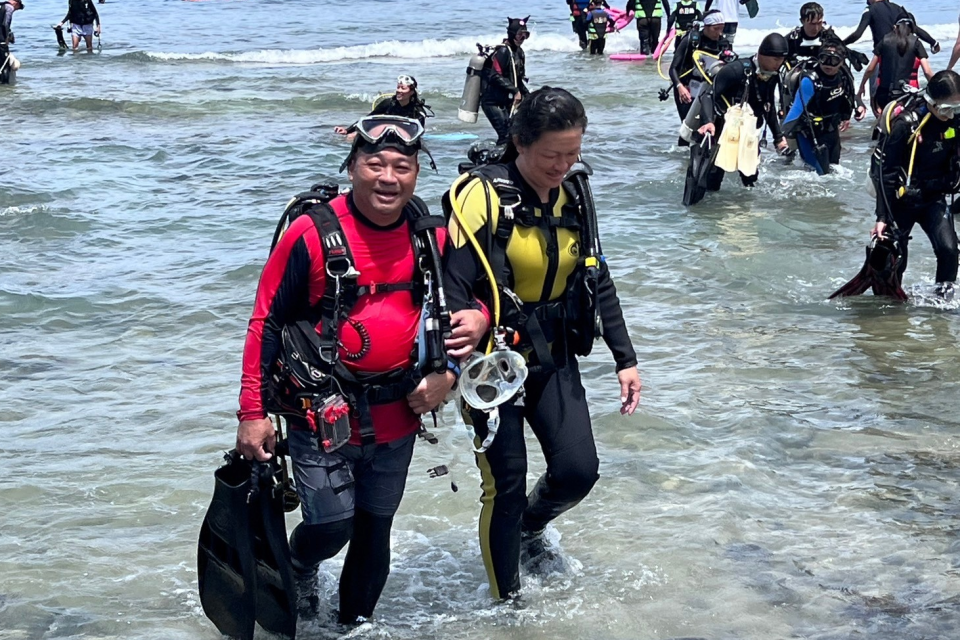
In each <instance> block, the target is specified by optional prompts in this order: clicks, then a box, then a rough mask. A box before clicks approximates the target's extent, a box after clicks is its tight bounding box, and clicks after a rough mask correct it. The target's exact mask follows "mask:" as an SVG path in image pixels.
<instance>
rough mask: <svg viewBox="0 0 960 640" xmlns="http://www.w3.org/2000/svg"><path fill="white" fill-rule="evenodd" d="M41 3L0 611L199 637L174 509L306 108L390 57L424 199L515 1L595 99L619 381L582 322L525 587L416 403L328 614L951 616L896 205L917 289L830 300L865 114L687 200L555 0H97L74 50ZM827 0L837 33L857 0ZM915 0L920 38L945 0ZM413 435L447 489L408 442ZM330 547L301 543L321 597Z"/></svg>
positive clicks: (199, 475)
mask: <svg viewBox="0 0 960 640" xmlns="http://www.w3.org/2000/svg"><path fill="white" fill-rule="evenodd" d="M65 4H66V3H64V2H62V1H58V2H53V1H52V0H31V2H29V3H28V7H27V9H26V10H25V11H22V12H18V13H17V14H16V17H15V20H14V29H15V31H16V33H17V36H18V43H17V45H16V47H15V52H16V54H17V56H18V57H19V58H20V59H21V61H22V62H23V68H22V69H21V72H20V75H19V84H18V85H17V86H15V87H0V122H2V125H0V371H2V374H3V375H2V378H0V430H2V433H3V436H4V437H3V438H2V440H0V456H2V457H0V459H2V460H3V466H4V471H3V473H0V639H2V640H27V639H30V640H33V639H44V640H46V639H73V638H85V639H106V638H124V639H137V640H140V639H143V640H147V639H156V638H163V639H165V640H178V639H183V640H185V639H191V640H192V639H202V638H209V639H211V640H212V639H214V638H216V637H218V633H217V631H216V629H215V628H214V627H213V625H212V624H211V623H210V622H209V621H208V620H207V619H206V618H205V617H204V615H203V613H202V611H201V608H200V604H199V599H198V596H197V591H196V570H195V564H196V559H195V552H196V537H197V533H198V530H199V527H200V521H201V519H202V517H203V513H204V510H205V508H206V505H207V503H208V501H209V498H210V494H211V491H212V487H213V484H212V473H213V471H214V469H215V468H216V467H217V466H218V464H219V463H220V459H221V455H222V453H223V452H224V451H225V450H227V449H229V448H230V447H231V446H232V444H233V441H234V433H235V418H234V416H233V412H234V411H235V410H236V408H237V401H236V397H237V393H238V381H239V371H240V356H241V349H242V344H243V338H244V331H245V327H246V320H247V316H248V314H249V312H250V309H251V305H252V302H253V296H254V292H255V288H256V284H257V279H258V276H259V272H260V269H261V267H262V265H263V262H264V259H265V257H266V254H267V250H268V247H269V242H270V237H271V233H272V231H273V228H274V225H275V223H276V220H277V218H278V217H279V215H280V213H281V211H282V208H283V205H284V204H285V202H286V201H287V199H288V198H289V197H290V196H291V195H292V194H293V193H296V192H298V191H301V190H303V189H304V188H305V187H307V186H308V185H310V184H311V183H312V182H314V181H316V180H318V179H320V178H323V177H334V176H335V175H336V169H337V167H339V164H340V162H341V160H342V157H343V156H344V154H345V153H346V148H345V147H344V145H343V143H342V142H341V141H340V140H339V139H337V137H336V136H335V135H334V134H333V133H332V128H333V126H335V125H338V124H346V123H349V122H351V121H353V120H354V119H355V118H356V117H358V116H359V115H361V114H363V113H365V111H366V109H367V108H368V105H369V103H370V100H371V99H372V98H373V97H375V96H376V95H377V94H379V93H381V92H383V91H390V90H391V88H392V86H393V81H394V79H395V77H396V75H397V74H398V73H410V74H413V75H415V76H416V77H417V79H418V80H419V81H420V85H421V87H422V88H423V90H424V95H425V97H426V99H427V102H428V103H429V104H431V105H432V106H433V108H434V110H435V111H436V113H437V117H436V118H434V119H432V120H430V121H429V123H428V126H429V130H430V132H431V134H434V135H435V136H436V137H434V138H433V139H432V140H431V141H430V148H431V151H432V152H433V154H434V157H435V158H436V160H437V164H438V165H439V173H438V174H434V173H432V172H429V171H425V172H424V173H423V175H422V176H421V180H420V188H419V192H420V194H421V195H422V196H423V197H424V198H425V199H426V200H427V202H428V203H429V204H431V206H435V207H436V206H439V204H438V203H439V197H440V195H441V194H442V192H443V191H444V189H445V188H446V187H447V186H449V184H450V182H451V181H452V180H453V179H454V177H455V175H456V163H457V162H458V161H460V160H461V159H462V158H463V155H464V151H465V148H466V147H467V146H468V145H469V142H470V140H471V139H472V138H473V137H474V136H477V137H487V136H488V135H489V134H490V133H491V130H490V129H489V126H488V125H487V124H486V122H485V121H483V119H482V118H481V122H480V123H478V124H476V125H466V124H463V123H461V122H459V121H457V119H456V108H457V106H458V103H459V95H460V90H461V87H462V82H463V77H464V76H463V71H464V68H465V66H466V61H467V58H468V57H469V55H470V53H471V51H472V50H473V49H474V45H475V43H476V42H486V43H493V42H496V41H497V40H499V39H500V37H501V34H502V29H503V27H504V25H505V20H504V19H505V17H506V15H507V14H511V15H526V14H528V13H529V14H531V15H532V29H533V37H532V38H531V40H530V41H529V43H528V46H527V47H526V48H527V50H528V75H529V76H530V80H531V85H532V86H534V87H537V86H540V85H544V84H549V85H554V86H564V87H567V88H570V89H571V90H573V91H574V92H575V93H576V94H577V95H579V96H580V97H581V98H582V99H583V101H584V103H585V105H586V108H587V111H588V115H589V118H590V126H589V129H588V132H587V135H586V138H585V141H584V155H585V158H586V159H587V160H588V161H589V162H590V163H591V164H592V165H593V167H594V169H595V174H596V175H595V177H594V180H593V185H594V191H595V193H596V195H597V200H598V208H599V211H600V212H601V221H600V226H601V234H602V236H603V238H604V245H605V249H606V251H607V254H608V259H609V262H610V264H611V266H612V269H613V271H614V274H615V277H616V279H617V282H618V286H619V290H620V295H621V299H622V301H623V306H624V311H625V314H626V317H627V320H628V323H629V325H630V329H631V334H632V335H633V338H634V340H635V344H636V346H637V351H638V355H639V358H640V363H641V372H642V377H643V381H644V390H643V402H642V406H641V409H640V411H639V412H638V413H637V415H635V416H633V417H622V416H620V415H619V413H618V411H617V408H618V397H617V396H618V389H617V386H616V379H615V376H614V373H613V365H612V362H611V361H610V358H609V356H608V355H607V354H606V353H605V350H604V349H603V348H602V347H601V348H599V349H597V352H596V353H595V354H594V355H593V356H591V357H590V358H589V359H587V360H586V361H585V362H584V364H583V368H584V371H585V376H584V377H585V379H586V380H587V385H588V393H589V397H590V401H591V411H592V415H593V418H594V430H595V433H596V437H597V440H598V443H599V448H600V455H601V476H602V477H601V480H600V482H599V483H598V485H597V487H596V488H595V490H594V491H593V493H592V494H591V495H590V496H589V497H588V498H587V499H586V500H585V501H584V502H583V503H582V504H581V505H580V506H578V507H577V508H576V509H574V510H572V511H571V512H569V513H568V514H566V515H564V516H563V517H562V518H561V519H559V520H558V521H557V523H556V526H555V527H554V528H553V529H552V530H551V535H552V536H553V537H554V538H555V539H556V540H557V541H558V543H559V544H560V545H561V546H562V548H563V549H564V552H565V554H566V556H567V557H568V559H569V560H570V564H571V571H570V573H569V574H568V575H565V576H559V577H554V578H550V579H545V580H542V581H541V580H537V579H534V578H525V592H526V596H525V598H524V600H523V603H522V605H521V606H518V607H513V606H510V607H506V606H501V605H496V604H495V603H493V602H491V601H490V599H489V597H488V595H487V590H486V578H485V575H484V571H483V567H482V564H481V562H480V557H479V551H478V547H477V542H476V516H477V513H478V509H479V505H478V496H479V476H478V473H477V471H476V469H475V468H474V466H473V461H472V454H471V453H470V443H469V438H468V434H467V432H466V430H465V428H464V427H463V425H462V424H459V423H458V422H457V420H456V417H455V416H454V414H453V412H452V411H450V410H447V411H445V412H444V413H443V415H442V424H441V427H440V429H439V432H440V434H441V435H442V440H441V443H440V444H439V445H437V446H435V447H431V446H429V445H423V444H421V445H418V449H417V452H416V455H415V459H414V462H413V465H412V467H411V471H410V480H409V483H408V490H407V494H406V497H405V499H404V502H403V504H402V506H401V509H400V512H399V514H398V516H397V519H396V526H395V530H394V536H393V571H392V574H391V576H390V579H389V581H388V584H387V587H386V590H385V592H384V595H383V598H382V601H381V604H380V607H379V608H378V612H377V613H378V621H377V622H376V623H375V624H372V625H365V626H363V627H360V628H358V629H356V630H354V631H352V632H349V633H347V634H346V635H347V636H348V637H352V638H392V639H404V640H407V639H410V640H412V639H420V638H443V639H444V640H475V639H481V638H482V639H484V640H499V639H503V640H527V639H534V638H557V637H566V638H585V639H595V638H597V639H600V638H602V639H608V638H609V639H623V640H635V639H644V640H647V639H649V640H655V639H656V640H659V639H669V638H681V637H685V638H693V637H696V638H709V639H711V640H733V639H743V640H748V639H749V640H770V639H774V638H809V639H817V640H846V639H851V640H852V639H860V638H864V639H866V638H869V639H871V640H880V639H891V640H893V639H897V640H929V639H940V638H943V639H946V638H955V637H957V636H958V634H960V586H958V585H960V582H958V577H960V575H958V574H960V537H958V534H960V504H958V492H957V489H958V481H960V471H958V464H960V451H958V438H957V426H958V419H957V415H958V411H957V402H958V400H957V399H958V392H960V385H958V382H957V380H958V379H960V359H958V350H957V341H958V337H960V317H958V314H957V309H956V307H955V306H950V305H948V306H943V305H937V304H935V303H934V302H933V296H932V288H933V275H934V266H935V264H934V259H933V255H932V251H930V249H929V245H928V243H927V241H926V239H925V237H924V236H923V234H922V233H921V232H920V231H919V230H918V231H917V232H916V233H914V241H913V245H912V246H913V247H914V250H913V251H912V252H911V264H910V268H909V270H908V272H907V276H906V279H905V286H906V288H907V289H908V291H909V292H910V293H911V295H912V299H911V301H910V302H908V303H907V304H902V305H901V304H891V303H889V302H885V301H882V300H877V299H875V298H873V297H872V296H869V295H868V296H864V297H861V298H858V299H853V300H849V301H845V302H839V303H835V302H828V301H826V300H825V298H826V297H827V295H829V293H830V292H831V291H833V290H834V289H835V288H836V287H837V286H839V285H840V284H842V283H843V282H844V281H846V280H847V279H848V278H850V277H851V276H853V274H854V273H855V272H856V271H857V269H858V268H859V266H860V264H861V262H862V259H863V245H864V244H865V242H866V240H867V232H868V230H869V227H870V226H871V221H872V218H873V214H872V211H873V203H872V201H871V200H870V198H869V197H868V196H867V195H866V194H865V193H864V189H863V184H864V179H865V171H866V166H867V160H868V157H869V153H870V146H869V138H870V124H869V123H866V122H865V123H859V124H855V125H854V126H853V128H852V129H851V131H850V132H849V133H847V134H846V135H845V136H844V141H843V144H844V157H843V164H842V166H841V167H840V169H839V170H838V171H837V172H836V173H834V174H832V175H830V176H827V177H824V178H817V177H816V176H815V175H814V174H812V173H811V172H809V171H806V170H804V169H803V168H801V167H799V166H785V165H783V164H782V163H781V161H780V160H779V159H777V158H774V157H770V156H769V155H768V156H767V157H765V158H764V164H763V167H762V172H763V175H762V177H761V180H760V182H759V184H758V185H757V187H756V188H755V189H753V190H747V189H744V188H742V187H741V186H740V185H739V184H737V182H738V181H736V180H729V179H728V180H727V181H726V184H725V185H724V187H723V190H722V191H720V192H719V193H718V194H712V195H710V196H708V197H707V199H706V200H705V201H704V202H703V203H702V204H701V205H699V206H697V207H695V208H691V209H687V208H684V207H683V206H681V204H680V199H681V194H682V189H683V169H684V165H685V161H686V154H685V153H684V152H683V151H682V150H680V149H678V148H677V147H676V146H675V140H676V129H675V128H676V115H675V112H674V108H673V105H672V103H670V102H667V103H663V102H660V101H658V100H657V89H659V88H661V87H664V86H666V85H667V84H668V83H667V82H665V81H663V80H662V79H660V77H659V76H658V74H657V70H656V66H655V65H653V64H631V63H612V62H610V61H609V60H606V59H597V58H591V57H589V56H587V55H584V54H581V53H580V52H579V51H578V47H577V46H576V42H575V38H574V36H573V34H572V32H571V31H570V27H569V22H568V21H567V16H566V12H565V10H564V7H563V3H561V2H553V1H550V2H548V1H547V0H533V1H530V2H526V3H522V5H518V4H516V3H513V4H511V3H499V2H495V3H473V2H469V3H468V2H462V1H461V0H451V1H450V2H447V3H446V4H443V5H425V4H423V3H414V2H410V1H409V0H392V1H375V0H357V1H355V2H349V3H344V4H340V5H338V4H334V3H329V2H324V3H318V2H311V1H308V0H282V1H281V0H262V1H260V2H254V1H253V0H203V1H199V2H184V1H181V0H151V1H149V2H148V1H145V0H124V1H122V2H121V1H119V0H111V1H108V2H107V3H106V4H103V5H98V8H99V10H100V12H101V16H102V18H103V23H104V32H103V37H102V45H103V48H102V50H101V51H99V52H98V53H96V54H94V55H87V54H86V53H80V54H73V53H67V54H65V55H58V52H57V49H56V46H55V40H54V36H53V33H52V31H51V30H50V28H49V25H50V24H52V23H55V22H57V21H59V19H60V18H61V17H62V15H63V12H64V6H65ZM800 4H801V3H800V2H799V0H798V1H797V2H785V1H783V0H764V1H763V2H761V14H760V16H759V17H758V18H757V19H755V20H744V22H742V23H741V32H740V34H739V35H738V39H737V44H738V47H737V48H738V49H740V50H742V51H749V50H750V49H751V48H753V47H755V46H756V45H757V44H758V43H759V42H760V40H761V39H762V37H763V36H764V35H765V34H766V33H768V32H769V31H770V30H773V29H778V30H782V31H786V30H787V29H788V28H790V27H792V26H793V25H795V24H796V23H797V15H796V14H797V9H798V7H799V5H800ZM824 4H825V5H827V19H828V21H829V22H830V23H831V24H833V25H834V26H835V27H836V28H837V30H838V31H839V32H840V33H841V35H843V34H846V33H849V32H850V30H851V29H852V28H853V27H854V26H855V24H856V22H857V20H858V15H859V12H860V10H861V7H862V3H859V2H849V3H837V2H827V3H824ZM908 4H909V5H911V6H910V8H911V9H913V10H914V11H915V12H916V14H917V17H918V19H919V21H920V23H921V24H922V25H924V26H926V27H927V28H928V30H929V31H930V32H931V33H932V34H934V35H935V36H936V37H937V38H939V39H940V40H941V42H943V43H944V44H945V47H946V48H947V49H948V50H949V46H950V44H951V43H952V42H953V39H954V38H955V37H956V34H957V5H956V3H955V2H946V1H945V0H925V1H924V2H919V1H918V0H912V1H911V2H909V3H908ZM634 34H635V32H634V31H633V30H632V27H631V28H630V29H628V30H627V31H625V32H624V33H622V34H618V35H615V36H612V37H611V38H610V41H609V42H608V53H612V52H615V51H627V50H631V49H633V48H635V46H636V43H635V35H634ZM868 39H869V36H867V40H865V41H864V42H863V43H861V45H860V49H861V50H864V51H867V50H869V42H868ZM948 57H949V51H946V52H944V53H941V54H939V55H937V56H934V57H933V58H932V64H933V66H934V68H942V67H944V66H945V65H946V62H947V60H948ZM437 134H443V135H437ZM531 449H532V450H534V451H535V450H536V449H535V447H531ZM531 458H532V466H531V478H533V477H534V475H535V474H536V473H539V472H540V471H541V470H542V468H543V465H542V460H541V459H540V457H539V454H533V455H532V456H531ZM437 464H448V465H449V466H450V468H451V470H452V478H453V480H454V481H456V483H457V485H458V487H459V491H458V492H456V493H454V492H452V491H451V490H450V486H449V481H448V480H449V479H448V478H444V479H431V478H428V477H427V469H428V468H430V467H433V466H435V465H437ZM296 521H297V517H296V515H293V516H291V517H290V520H289V524H290V525H291V526H292V525H293V524H295V523H296ZM341 562H342V557H341V558H337V559H335V560H333V561H331V562H330V563H328V564H327V565H324V568H323V587H324V594H325V595H326V596H328V597H329V599H330V600H333V599H334V596H335V593H336V579H335V576H336V575H338V572H339V567H340V563H341ZM329 606H330V607H331V608H332V607H333V606H335V603H332V602H331V603H330V604H329ZM344 633H346V632H344V631H343V630H340V629H337V628H336V627H334V626H331V625H329V624H326V623H317V622H313V623H307V624H303V625H302V626H301V629H300V636H301V637H303V638H334V637H340V635H341V634H344ZM260 637H266V636H265V634H262V633H261V636H260Z"/></svg>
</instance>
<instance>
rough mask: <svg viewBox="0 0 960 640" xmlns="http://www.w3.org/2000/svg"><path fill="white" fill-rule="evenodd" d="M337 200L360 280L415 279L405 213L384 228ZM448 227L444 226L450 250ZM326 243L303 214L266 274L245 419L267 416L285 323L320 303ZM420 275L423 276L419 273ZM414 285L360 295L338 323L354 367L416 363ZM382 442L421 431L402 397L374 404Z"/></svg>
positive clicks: (243, 398)
mask: <svg viewBox="0 0 960 640" xmlns="http://www.w3.org/2000/svg"><path fill="white" fill-rule="evenodd" d="M330 205H331V206H332V207H333V210H334V212H335V213H336V214H337V217H338V218H339V220H340V224H341V226H342V227H343V233H344V236H345V237H346V241H347V244H348V245H349V247H350V251H351V252H352V253H353V259H354V263H355V267H356V269H357V270H358V271H359V272H360V275H359V277H358V278H357V284H358V285H359V286H364V285H368V286H369V285H372V284H394V283H404V282H410V281H411V280H413V278H414V272H415V266H414V255H413V247H412V245H411V241H410V229H409V224H408V222H407V220H406V218H405V217H401V218H400V220H398V221H397V222H396V223H395V224H393V225H391V226H389V227H379V226H377V225H375V224H374V223H372V222H371V221H369V220H368V219H367V218H365V217H364V216H363V214H361V213H360V212H359V211H358V210H357V209H356V207H355V206H354V204H353V199H352V197H351V196H350V195H349V194H348V195H343V196H340V197H338V198H336V199H334V200H333V201H331V203H330ZM446 237H447V236H446V229H442V228H441V229H438V230H437V241H438V244H439V245H440V248H441V250H443V248H444V246H445V245H446ZM326 277H327V276H326V272H325V268H324V256H323V248H322V244H321V241H320V236H319V233H318V231H317V228H316V225H315V224H314V222H313V220H312V219H311V218H310V216H301V217H299V218H297V219H296V220H294V222H293V224H291V225H290V228H289V229H288V230H287V232H286V233H285V234H284V235H283V237H282V238H281V239H280V242H279V243H278V244H277V247H276V248H275V249H274V251H273V253H271V254H270V257H269V258H268V259H267V263H266V265H265V266H264V268H263V273H262V274H261V276H260V284H259V286H258V288H257V298H256V302H255V303H254V308H253V314H252V316H251V317H250V322H249V325H248V327H247V339H246V344H245V346H244V351H243V373H242V378H241V389H240V411H239V413H238V416H239V417H240V419H241V420H253V419H258V418H264V417H266V411H265V409H264V406H265V403H264V395H265V394H266V392H267V389H266V385H265V375H266V372H267V371H268V370H269V365H270V364H271V363H272V362H273V361H274V360H275V359H276V356H277V353H278V351H279V349H280V346H281V343H280V331H281V328H282V327H283V326H284V325H285V324H288V323H290V322H294V321H296V320H297V319H299V318H302V317H304V314H305V313H306V312H307V310H308V309H309V308H310V307H312V306H313V305H315V304H317V302H318V301H319V300H320V298H321V296H322V295H323V292H324V288H325V286H326ZM417 277H419V274H418V276H417ZM420 313H421V309H420V307H417V306H414V304H413V298H412V296H411V295H410V292H409V291H392V292H386V293H372V294H368V295H364V296H361V297H360V298H359V299H358V300H357V303H356V304H355V305H354V307H353V309H351V310H350V313H349V314H348V320H347V322H343V323H341V326H340V327H339V334H340V341H341V343H342V345H343V346H342V347H341V349H340V357H341V358H342V359H343V362H344V364H345V366H346V367H347V368H348V369H350V370H351V371H352V372H363V373H383V372H387V371H391V370H394V369H397V368H408V367H410V366H411V364H412V363H411V359H410V354H411V352H412V350H413V348H414V344H415V341H416V337H417V330H418V327H419V321H420ZM364 332H365V333H367V334H368V335H369V339H368V344H369V350H368V351H367V352H366V353H365V354H363V355H362V356H361V357H359V358H356V357H353V358H348V357H347V354H348V353H349V354H357V353H360V352H361V350H362V349H361V348H362V346H363V339H362V338H361V333H364ZM370 410H371V417H372V419H373V425H374V432H375V436H376V441H377V442H378V443H380V442H390V441H392V440H396V439H398V438H402V437H404V436H407V435H409V434H411V433H413V432H414V431H416V430H417V428H418V427H419V424H420V419H419V417H418V416H417V415H416V414H414V413H413V411H412V410H411V409H410V407H409V406H408V405H407V401H406V400H405V399H404V400H400V401H398V402H393V403H390V404H384V405H375V406H372V407H371V409H370ZM352 426H353V437H352V438H351V442H352V443H354V444H358V443H359V442H360V439H359V425H358V424H357V421H356V419H353V425H352Z"/></svg>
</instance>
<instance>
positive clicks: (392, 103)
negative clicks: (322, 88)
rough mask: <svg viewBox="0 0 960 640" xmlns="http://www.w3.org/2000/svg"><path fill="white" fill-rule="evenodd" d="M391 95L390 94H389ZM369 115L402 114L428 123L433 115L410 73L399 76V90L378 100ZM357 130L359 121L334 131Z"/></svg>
mask: <svg viewBox="0 0 960 640" xmlns="http://www.w3.org/2000/svg"><path fill="white" fill-rule="evenodd" d="M388 95H389V94H388ZM367 115H368V116H400V117H401V118H411V119H413V120H419V121H420V124H422V125H426V122H427V118H431V117H433V111H432V110H431V109H430V105H428V104H425V103H424V102H423V100H422V99H421V98H420V94H419V93H418V92H417V80H416V78H414V77H413V76H410V75H406V74H404V75H401V76H398V77H397V92H396V93H395V94H394V95H393V96H390V97H388V98H384V99H382V100H378V101H377V102H376V104H375V106H374V107H373V110H372V111H371V112H370V113H368V114H367ZM356 130H357V123H353V124H352V125H350V126H349V127H334V128H333V131H334V132H335V133H338V134H340V135H342V136H345V135H349V134H352V133H354V132H356Z"/></svg>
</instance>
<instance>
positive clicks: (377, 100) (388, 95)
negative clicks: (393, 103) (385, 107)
mask: <svg viewBox="0 0 960 640" xmlns="http://www.w3.org/2000/svg"><path fill="white" fill-rule="evenodd" d="M395 95H396V94H395V93H381V94H380V95H378V96H377V97H376V98H374V99H373V102H371V103H370V110H371V111H372V110H374V109H376V108H377V107H379V106H380V105H381V104H383V103H384V102H385V101H386V100H389V99H390V98H392V97H394V96H395Z"/></svg>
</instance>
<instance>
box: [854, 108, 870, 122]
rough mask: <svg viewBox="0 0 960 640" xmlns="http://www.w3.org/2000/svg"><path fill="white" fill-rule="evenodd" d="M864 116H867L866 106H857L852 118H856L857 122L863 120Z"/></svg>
mask: <svg viewBox="0 0 960 640" xmlns="http://www.w3.org/2000/svg"><path fill="white" fill-rule="evenodd" d="M866 116H867V108H866V107H857V113H856V115H855V116H854V118H856V119H857V122H860V121H861V120H863V119H864V118H865V117H866Z"/></svg>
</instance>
